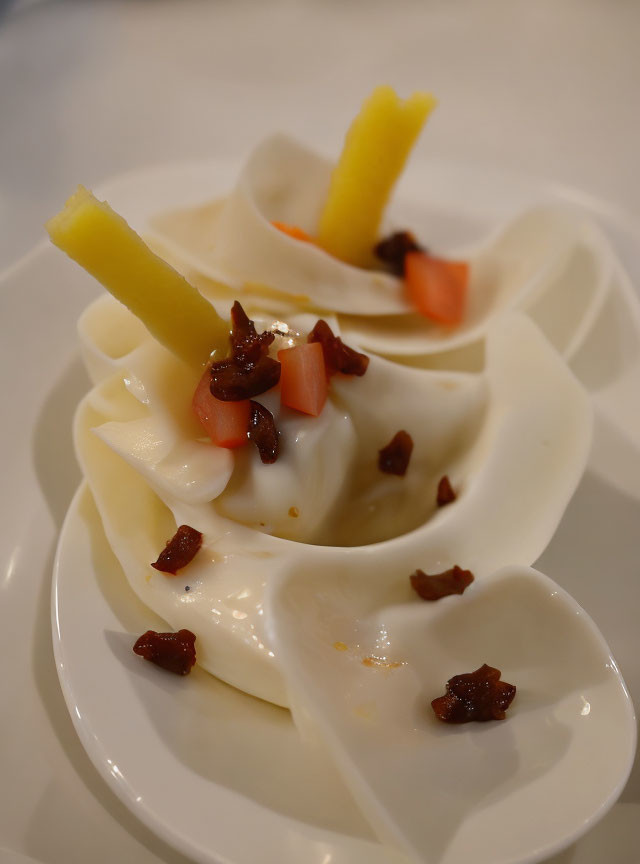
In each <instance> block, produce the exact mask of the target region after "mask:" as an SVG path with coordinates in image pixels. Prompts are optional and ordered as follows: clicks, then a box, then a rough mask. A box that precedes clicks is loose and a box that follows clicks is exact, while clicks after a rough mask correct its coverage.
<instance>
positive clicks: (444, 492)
mask: <svg viewBox="0 0 640 864" xmlns="http://www.w3.org/2000/svg"><path fill="white" fill-rule="evenodd" d="M456 498H457V495H456V493H455V492H454V491H453V486H452V485H451V483H450V481H449V478H448V477H447V475H446V474H445V475H444V477H441V478H440V482H439V483H438V494H437V496H436V504H437V505H438V507H445V506H446V505H447V504H451V502H452V501H455V500H456Z"/></svg>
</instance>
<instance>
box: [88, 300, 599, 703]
mask: <svg viewBox="0 0 640 864" xmlns="http://www.w3.org/2000/svg"><path fill="white" fill-rule="evenodd" d="M130 319H131V316H130V313H128V312H127V311H126V310H124V309H123V308H122V307H121V306H119V305H118V304H117V303H116V302H115V301H113V300H112V299H110V298H106V297H105V298H102V299H100V300H99V301H97V303H96V304H94V306H93V307H90V309H89V310H88V311H87V313H85V315H84V316H83V319H82V320H81V333H82V338H83V343H84V345H85V349H86V350H87V352H88V358H89V362H88V365H89V367H90V368H93V369H94V371H99V372H100V374H101V375H102V376H103V377H102V380H101V381H99V382H97V383H96V386H95V387H94V389H93V390H92V391H91V393H90V394H89V395H88V396H87V398H86V399H85V401H84V402H83V404H82V405H81V407H80V410H79V412H78V416H77V423H76V444H77V448H78V453H79V456H80V459H81V463H82V466H83V470H84V472H85V475H86V477H87V479H88V481H89V484H90V486H91V489H92V492H93V494H94V497H95V499H96V503H97V505H98V509H99V511H100V513H101V516H102V519H103V522H104V526H105V531H106V534H107V537H108V538H109V541H110V543H111V545H112V548H113V550H114V552H115V554H116V556H117V558H118V560H119V561H120V563H121V564H122V566H123V569H124V571H125V573H126V574H127V577H128V579H129V582H130V584H131V586H132V588H133V589H134V590H135V591H136V593H137V594H138V596H139V597H140V598H141V599H142V600H143V601H144V602H145V603H146V604H147V605H148V606H149V607H150V608H151V609H153V610H154V611H155V612H157V613H158V614H159V615H160V616H161V617H162V618H164V619H165V620H166V621H167V622H168V624H169V625H171V627H172V628H174V629H178V628H182V627H185V628H187V629H189V630H191V631H193V632H194V633H196V634H197V638H198V662H199V663H200V664H201V665H202V666H204V668H206V669H208V670H209V671H210V672H212V673H213V674H215V675H217V676H218V677H220V678H222V679H224V680H225V681H228V682H229V683H232V684H234V685H235V686H237V687H239V688H241V689H243V690H245V691H247V692H249V693H252V694H254V695H257V696H260V697H262V698H265V699H268V700H270V701H273V702H276V703H278V704H287V702H288V697H287V694H286V688H285V686H284V682H283V681H282V679H281V677H280V673H279V667H278V657H277V656H276V655H275V652H274V651H273V650H272V640H271V638H270V633H269V627H270V622H269V620H268V617H265V607H264V597H265V588H266V587H267V586H268V585H269V584H270V583H275V581H276V580H278V579H279V578H284V576H285V575H287V576H290V574H291V573H292V572H293V573H299V575H300V578H302V579H304V578H305V573H308V572H312V571H313V572H317V569H318V568H320V569H322V568H326V567H328V568H330V569H332V570H335V568H336V567H347V568H349V570H350V571H354V572H355V571H359V570H364V571H366V572H370V573H371V577H372V578H375V579H376V580H380V579H383V580H388V588H389V596H390V597H394V596H395V597H398V598H401V599H403V600H406V601H409V600H410V599H411V591H410V589H409V581H408V577H409V575H410V573H412V572H413V571H415V569H416V568H418V567H419V568H421V569H424V570H426V571H427V572H439V571H442V570H445V569H447V568H448V567H451V566H453V565H454V564H459V565H461V566H464V567H465V568H469V569H471V570H473V572H474V573H475V574H476V577H477V578H481V576H482V573H484V572H490V571H491V570H493V569H496V568H497V567H499V566H501V565H502V564H504V563H505V562H510V563H516V564H530V563H532V562H533V561H534V560H535V559H536V557H537V556H538V555H539V554H540V552H541V551H542V550H543V549H544V547H545V545H546V544H547V542H548V541H549V539H550V537H551V536H552V534H553V532H554V531H555V528H556V526H557V523H558V521H559V519H560V516H561V515H562V512H563V510H564V507H565V506H566V504H567V502H568V500H569V498H570V497H571V494H572V492H573V490H574V488H575V485H576V484H577V482H578V480H579V478H580V476H581V474H582V471H583V468H584V464H585V461H586V457H587V452H588V448H589V441H590V429H591V413H590V407H589V404H588V399H587V397H586V394H585V393H584V392H583V390H582V388H581V386H580V385H579V384H578V382H577V381H576V380H575V379H574V378H573V376H572V375H571V373H570V372H569V371H568V369H567V367H566V366H565V365H564V363H563V362H562V360H561V359H560V358H559V357H558V355H557V354H556V353H555V351H554V350H553V349H552V348H551V346H550V345H549V344H548V343H547V342H546V340H545V339H544V337H543V336H542V335H541V334H540V332H539V331H538V330H537V329H536V327H535V326H534V325H533V324H532V323H531V322H529V321H527V320H526V319H525V318H524V317H522V316H518V315H514V314H510V315H503V316H500V317H499V318H497V319H496V321H495V322H494V325H493V326H492V328H491V329H490V332H489V334H488V337H487V343H486V369H485V371H484V372H482V373H451V372H439V371H429V370H419V369H412V368H408V367H406V366H404V365H400V364H397V363H392V362H390V361H387V360H384V359H382V358H377V357H372V358H371V363H370V366H369V369H368V371H367V373H366V374H365V375H364V376H363V377H362V378H344V379H343V380H341V381H338V380H337V379H333V381H332V385H331V388H330V398H329V400H328V402H327V405H326V406H325V409H324V411H323V413H322V415H321V416H320V417H319V418H311V417H305V416H304V415H301V414H298V413H297V412H292V411H289V410H288V409H281V408H280V406H279V399H278V396H277V390H274V391H273V393H269V394H266V398H265V395H263V396H262V397H259V398H260V401H263V402H264V403H265V404H266V405H267V406H268V407H269V408H271V409H272V410H273V413H274V416H275V419H276V425H277V426H278V427H279V428H280V429H281V432H282V437H283V441H284V446H283V448H282V455H281V456H280V458H279V459H278V461H277V462H276V463H275V464H274V465H263V464H262V463H261V462H260V460H259V458H258V456H257V452H255V448H253V446H252V445H249V446H248V447H247V448H245V449H243V450H242V451H241V452H240V455H238V451H236V452H235V453H234V452H231V451H228V450H224V449H222V448H218V447H215V446H214V445H212V444H211V443H210V442H207V441H206V440H203V436H202V430H201V429H200V427H199V426H198V423H197V421H196V420H195V418H194V417H193V415H192V412H191V397H192V394H193V391H194V389H195V387H196V384H197V373H194V371H193V370H190V369H188V368H187V367H186V366H185V365H184V364H182V363H181V362H180V361H178V360H177V359H175V358H174V357H173V356H172V355H171V354H170V353H169V352H167V351H166V350H165V349H164V348H162V347H161V346H159V345H158V344H157V343H156V342H155V341H154V340H152V339H151V338H150V337H148V336H147V335H146V334H145V332H144V330H141V329H140V328H139V327H138V326H137V323H136V322H135V320H130ZM309 320H310V319H308V318H307V317H306V316H305V317H304V318H302V319H300V321H296V319H291V324H292V327H294V328H299V329H300V330H302V331H303V332H304V330H305V325H306V329H309ZM107 322H109V323H107ZM334 323H335V322H334ZM114 333H118V334H119V336H118V339H119V340H121V339H122V338H123V336H125V335H126V337H127V338H126V339H125V340H124V341H125V342H126V343H127V349H128V351H127V353H126V354H124V355H122V354H120V355H119V356H115V355H116V354H117V351H116V352H114V351H113V348H114V347H115V346H113V345H112V344H111V341H110V340H111V334H114ZM105 337H106V338H105ZM107 372H108V373H109V374H106V375H105V373H107ZM398 428H405V429H406V430H407V431H409V432H410V434H411V435H412V436H413V438H414V444H415V449H414V454H413V455H412V460H411V462H410V465H409V470H408V471H407V475H406V476H405V477H404V478H401V477H392V476H387V475H384V474H381V473H380V472H379V470H378V468H377V465H376V459H377V453H378V450H379V449H380V447H382V446H384V445H385V444H386V443H388V440H389V438H390V437H391V436H392V435H393V433H394V432H396V431H397V430H398ZM445 473H446V474H448V475H449V476H450V478H451V481H452V483H453V485H454V487H456V488H457V489H458V491H459V493H460V495H459V498H458V500H457V501H456V502H454V503H453V504H452V505H449V506H448V507H446V508H443V509H442V510H440V511H437V512H436V508H435V490H436V486H437V483H438V480H439V479H440V477H441V476H442V475H443V474H445ZM292 507H295V508H297V510H298V512H299V514H300V515H299V516H298V517H292V516H291V515H290V508H292ZM183 523H186V524H188V525H191V526H192V527H194V528H196V529H197V530H199V531H201V532H202V533H203V534H204V546H203V548H202V549H201V551H200V552H199V553H198V555H197V556H196V558H195V559H194V560H193V562H192V563H191V564H189V565H188V566H187V567H186V568H185V569H184V570H182V571H181V572H180V573H179V574H178V575H177V576H168V575H166V574H163V573H158V572H156V571H155V570H153V569H152V568H151V567H150V562H152V561H154V560H155V559H156V558H157V555H158V554H159V552H160V550H161V549H162V548H163V547H164V544H165V542H166V540H167V539H168V538H169V537H171V536H172V535H173V533H174V532H175V530H176V526H177V525H179V524H183ZM372 541H380V542H372ZM318 543H322V544H324V545H314V544H318ZM187 586H188V587H189V590H188V591H187V590H185V589H186V587H187Z"/></svg>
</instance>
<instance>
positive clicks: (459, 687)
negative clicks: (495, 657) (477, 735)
mask: <svg viewBox="0 0 640 864" xmlns="http://www.w3.org/2000/svg"><path fill="white" fill-rule="evenodd" d="M501 674H502V673H501V672H500V670H499V669H494V668H493V667H492V666H487V664H486V663H485V664H484V665H483V666H481V667H480V668H479V669H476V671H475V672H469V673H468V674H464V675H455V676H454V677H453V678H450V679H449V680H448V681H447V692H446V694H445V695H444V696H439V697H438V698H437V699H434V700H433V701H432V703H431V707H432V708H433V710H434V712H435V715H436V717H437V718H438V719H439V720H442V721H443V722H445V723H469V722H471V721H475V722H477V723H484V722H486V721H487V720H504V718H505V712H506V710H507V708H508V707H509V705H511V703H512V702H513V699H514V696H515V695H516V688H515V686H514V685H513V684H507V682H506V681H501V680H500V675H501Z"/></svg>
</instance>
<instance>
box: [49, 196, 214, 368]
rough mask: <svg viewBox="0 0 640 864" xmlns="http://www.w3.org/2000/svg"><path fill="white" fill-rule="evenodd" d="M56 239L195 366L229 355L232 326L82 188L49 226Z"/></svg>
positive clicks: (158, 335)
mask: <svg viewBox="0 0 640 864" xmlns="http://www.w3.org/2000/svg"><path fill="white" fill-rule="evenodd" d="M46 228H47V231H48V232H49V236H50V237H51V240H52V241H53V242H54V243H55V245H56V246H58V247H59V248H60V249H62V250H63V252H66V253H67V255H69V257H70V258H73V260H74V261H77V263H78V264H80V265H81V266H82V267H84V269H85V270H87V271H88V272H89V273H90V274H91V275H92V276H94V277H95V278H96V279H97V280H98V282H100V283H101V284H102V285H103V286H104V287H105V288H106V289H107V291H110V292H111V294H113V296H114V297H116V298H117V299H118V300H120V302H121V303H124V305H125V306H127V307H128V308H129V309H130V310H131V311H132V312H133V314H134V315H136V316H137V317H138V318H139V319H140V320H141V321H142V322H143V324H144V325H145V326H146V328H147V330H149V332H150V333H151V335H152V336H154V337H155V338H156V339H157V340H158V342H160V343H161V344H162V345H164V346H165V348H168V349H169V350H170V351H172V352H173V353H174V354H176V355H177V356H178V357H180V358H181V359H182V360H184V361H185V362H186V363H189V364H190V365H201V364H204V363H206V362H207V361H208V360H209V357H210V355H211V353H212V352H213V351H219V352H221V353H226V350H227V348H228V344H229V324H228V322H226V321H224V320H223V319H222V318H221V317H220V316H219V315H218V313H217V312H216V311H215V309H214V308H213V306H211V304H210V303H208V302H207V301H206V300H205V299H204V297H203V296H202V295H201V294H200V293H199V292H198V291H197V290H196V289H195V288H194V287H193V286H192V285H190V284H189V283H188V282H187V281H186V279H184V278H183V277H182V276H181V275H180V274H179V273H178V272H177V271H176V270H174V269H173V267H170V266H169V265H168V264H167V263H166V262H165V261H163V260H162V258H159V257H158V256H157V255H155V254H154V253H153V252H152V251H151V250H150V249H149V247H148V246H147V245H146V243H145V242H144V241H143V240H142V238H141V237H140V236H139V235H138V234H136V232H135V231H134V230H133V229H132V228H131V227H130V226H129V225H128V224H127V223H126V222H125V220H124V219H123V218H122V216H119V215H118V214H117V213H116V212H115V211H114V210H112V209H111V207H109V205H108V204H107V203H106V202H103V201H98V200H97V198H95V197H94V196H93V194H92V193H91V192H89V191H88V190H87V189H85V188H84V187H83V186H79V187H78V190H77V191H76V193H75V194H74V195H73V196H72V197H71V198H69V200H68V201H67V203H66V205H65V207H64V209H63V210H61V211H60V213H58V214H57V216H54V217H53V219H50V220H49V222H47V225H46Z"/></svg>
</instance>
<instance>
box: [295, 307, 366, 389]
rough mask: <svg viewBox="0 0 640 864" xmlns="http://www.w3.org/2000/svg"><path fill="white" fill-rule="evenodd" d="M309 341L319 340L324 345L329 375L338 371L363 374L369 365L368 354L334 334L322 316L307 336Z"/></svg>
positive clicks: (325, 361)
mask: <svg viewBox="0 0 640 864" xmlns="http://www.w3.org/2000/svg"><path fill="white" fill-rule="evenodd" d="M307 342H319V343H320V345H321V346H322V354H323V356H324V365H325V367H326V370H327V375H328V376H329V377H331V376H332V375H335V374H336V372H342V374H343V375H358V376H362V375H364V373H365V372H366V371H367V368H368V366H369V358H368V357H367V355H366V354H360V353H359V352H358V351H354V350H353V348H349V346H348V345H345V344H344V342H343V341H342V339H341V338H340V337H339V336H334V335H333V330H332V329H331V327H329V325H328V324H327V322H326V321H324V320H323V319H322V318H320V320H319V321H318V322H317V324H316V325H315V327H314V328H313V330H312V331H311V333H309V335H308V336H307Z"/></svg>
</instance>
